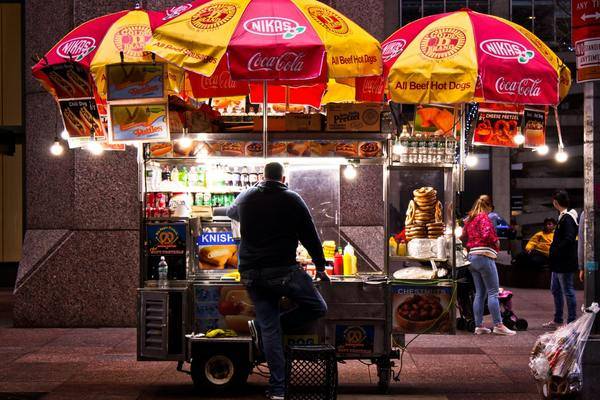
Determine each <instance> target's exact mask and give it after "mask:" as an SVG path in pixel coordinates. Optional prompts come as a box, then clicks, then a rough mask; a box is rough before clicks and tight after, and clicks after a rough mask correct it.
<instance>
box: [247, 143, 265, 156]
mask: <svg viewBox="0 0 600 400" xmlns="http://www.w3.org/2000/svg"><path fill="white" fill-rule="evenodd" d="M262 155H263V145H262V143H260V142H249V143H246V156H248V157H261V156H262Z"/></svg>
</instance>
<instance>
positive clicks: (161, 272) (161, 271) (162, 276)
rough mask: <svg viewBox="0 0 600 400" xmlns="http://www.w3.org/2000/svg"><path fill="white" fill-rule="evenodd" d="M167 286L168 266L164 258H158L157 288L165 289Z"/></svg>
mask: <svg viewBox="0 0 600 400" xmlns="http://www.w3.org/2000/svg"><path fill="white" fill-rule="evenodd" d="M168 286H169V265H168V264H167V261H166V260H165V257H164V256H161V257H160V262H159V263H158V287H159V288H166V287H168Z"/></svg>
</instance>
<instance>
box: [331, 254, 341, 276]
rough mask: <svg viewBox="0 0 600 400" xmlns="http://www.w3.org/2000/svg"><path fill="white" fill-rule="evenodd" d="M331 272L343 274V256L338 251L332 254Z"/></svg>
mask: <svg viewBox="0 0 600 400" xmlns="http://www.w3.org/2000/svg"><path fill="white" fill-rule="evenodd" d="M333 274H334V275H344V257H343V256H342V254H341V252H339V251H336V252H335V256H333Z"/></svg>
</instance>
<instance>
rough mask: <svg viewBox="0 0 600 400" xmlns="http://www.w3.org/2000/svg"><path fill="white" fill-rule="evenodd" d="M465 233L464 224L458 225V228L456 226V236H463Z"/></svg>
mask: <svg viewBox="0 0 600 400" xmlns="http://www.w3.org/2000/svg"><path fill="white" fill-rule="evenodd" d="M462 234H463V228H462V226H457V227H456V228H454V236H456V237H457V238H459V237H461V236H462Z"/></svg>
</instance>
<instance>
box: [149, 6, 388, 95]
mask: <svg viewBox="0 0 600 400" xmlns="http://www.w3.org/2000/svg"><path fill="white" fill-rule="evenodd" d="M146 48H147V49H148V50H150V51H152V52H153V53H155V54H157V55H158V56H159V57H161V58H162V59H165V60H167V61H169V62H172V63H174V64H175V65H177V66H179V67H182V68H184V69H186V70H188V71H192V72H195V73H197V74H200V75H203V76H205V77H214V76H221V75H224V76H226V77H227V76H229V77H230V78H231V79H232V80H233V81H234V82H235V81H269V84H271V85H284V86H304V87H305V86H310V87H311V89H310V91H311V93H313V96H317V97H318V102H320V100H321V97H322V95H323V92H324V91H325V87H326V84H327V82H328V80H329V79H339V80H341V79H345V78H354V77H359V76H373V75H379V74H381V71H382V62H381V50H380V45H379V43H378V41H377V40H376V39H375V38H373V37H372V36H371V35H369V34H368V33H367V32H366V31H365V30H363V29H362V28H361V27H359V26H358V25H357V24H355V23H354V22H352V21H351V20H350V19H348V18H346V17H345V16H343V15H342V14H340V13H339V12H337V11H336V10H334V9H332V8H331V7H328V6H326V5H324V4H322V3H320V2H317V1H314V0H230V1H219V0H214V1H210V2H208V3H206V4H203V5H201V6H199V7H194V8H193V9H190V10H189V11H187V12H184V13H182V14H181V15H180V16H178V17H176V18H173V19H172V20H171V21H168V22H167V23H165V24H163V25H162V26H160V27H158V28H157V29H156V30H155V31H154V34H153V38H152V40H151V41H150V43H149V45H148V46H147V47H146ZM200 82H202V80H201V79H200ZM204 82H205V83H206V80H204ZM344 83H347V82H344ZM192 85H193V86H194V82H193V79H192ZM196 85H197V84H196ZM319 85H320V86H319ZM196 88H197V86H196ZM334 88H335V85H332V89H334ZM238 89H239V88H238ZM319 90H320V91H319ZM273 92H274V93H278V92H281V90H280V89H277V90H274V91H273ZM297 93H300V91H298V92H297ZM315 93H317V94H316V95H315ZM344 93H345V94H347V93H348V92H347V91H345V92H344ZM339 96H342V95H339ZM344 97H345V95H344ZM269 101H272V99H271V94H269ZM311 103H314V99H313V100H311Z"/></svg>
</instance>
